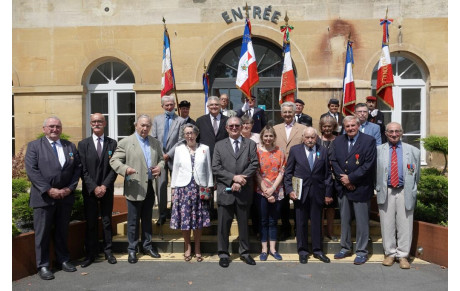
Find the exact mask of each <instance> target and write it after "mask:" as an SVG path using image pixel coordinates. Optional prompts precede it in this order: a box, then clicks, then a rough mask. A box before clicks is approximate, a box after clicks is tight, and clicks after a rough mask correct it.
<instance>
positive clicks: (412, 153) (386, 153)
mask: <svg viewBox="0 0 460 291" xmlns="http://www.w3.org/2000/svg"><path fill="white" fill-rule="evenodd" d="M402 152H403V168H404V201H405V205H406V209H407V210H412V209H414V207H415V202H416V195H417V183H418V181H419V180H420V150H419V149H418V148H416V147H414V146H411V145H409V144H407V143H404V142H403V143H402ZM389 163H390V147H389V144H388V143H384V144H382V145H380V146H378V147H377V175H376V183H375V190H376V191H377V204H384V203H385V201H386V199H387V195H388V189H387V188H388V186H387V185H388V173H389V171H390V169H389V168H388V166H389ZM407 165H409V166H410V165H413V166H414V167H415V168H414V170H413V171H411V170H409V169H408V167H407Z"/></svg>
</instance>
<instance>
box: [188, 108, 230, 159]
mask: <svg viewBox="0 0 460 291" xmlns="http://www.w3.org/2000/svg"><path fill="white" fill-rule="evenodd" d="M209 115H210V114H205V115H203V116H200V117H198V119H197V120H196V126H197V127H198V129H199V130H200V134H199V135H198V137H197V138H196V142H200V143H202V144H205V145H207V146H208V147H209V150H210V152H209V153H210V154H211V160H212V156H213V153H214V146H215V145H216V142H218V141H220V140H223V139H224V138H227V137H228V132H227V130H226V129H225V124H226V123H227V119H228V117H227V116H225V115H222V114H221V116H220V124H219V129H218V131H217V135H215V134H214V128H213V127H212V123H211V117H209Z"/></svg>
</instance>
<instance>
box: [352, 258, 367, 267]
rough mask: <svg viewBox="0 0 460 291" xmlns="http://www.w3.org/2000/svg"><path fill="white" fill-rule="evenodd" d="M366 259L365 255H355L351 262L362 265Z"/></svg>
mask: <svg viewBox="0 0 460 291" xmlns="http://www.w3.org/2000/svg"><path fill="white" fill-rule="evenodd" d="M366 261H367V256H356V258H355V260H354V261H353V264H355V265H362V264H364V263H365V262H366Z"/></svg>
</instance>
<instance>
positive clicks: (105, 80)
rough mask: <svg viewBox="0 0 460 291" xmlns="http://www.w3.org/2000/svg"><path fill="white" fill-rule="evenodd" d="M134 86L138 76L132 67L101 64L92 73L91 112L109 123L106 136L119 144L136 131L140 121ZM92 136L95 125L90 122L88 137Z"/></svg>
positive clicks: (89, 91)
mask: <svg viewBox="0 0 460 291" xmlns="http://www.w3.org/2000/svg"><path fill="white" fill-rule="evenodd" d="M134 83H135V81H134V75H133V73H132V72H131V70H130V69H129V68H128V66H126V65H125V64H123V63H120V62H115V61H111V62H106V63H103V64H101V65H99V66H98V67H97V68H95V69H94V71H93V72H92V73H91V74H90V76H89V79H88V82H87V88H88V96H87V112H88V113H89V114H92V113H96V112H98V113H102V114H103V115H104V116H105V119H106V120H107V127H106V128H105V134H106V135H107V136H109V137H111V138H113V139H115V140H117V141H119V140H121V139H123V138H124V137H127V136H129V135H131V134H132V133H133V132H134V122H135V120H136V93H135V92H134V90H133V85H134ZM89 114H88V115H89ZM87 120H89V116H88V118H87ZM90 134H91V126H90V124H89V122H88V123H87V135H88V136H89V135H90Z"/></svg>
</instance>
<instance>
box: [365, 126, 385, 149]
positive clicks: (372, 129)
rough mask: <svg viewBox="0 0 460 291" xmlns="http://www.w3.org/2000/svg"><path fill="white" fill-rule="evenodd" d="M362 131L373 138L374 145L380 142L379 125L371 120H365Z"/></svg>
mask: <svg viewBox="0 0 460 291" xmlns="http://www.w3.org/2000/svg"><path fill="white" fill-rule="evenodd" d="M364 133H365V134H367V135H370V136H372V137H373V138H375V142H376V145H378V146H379V145H381V144H382V137H381V136H380V127H379V126H378V125H377V124H374V123H372V122H367V124H366V126H365V127H364Z"/></svg>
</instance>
